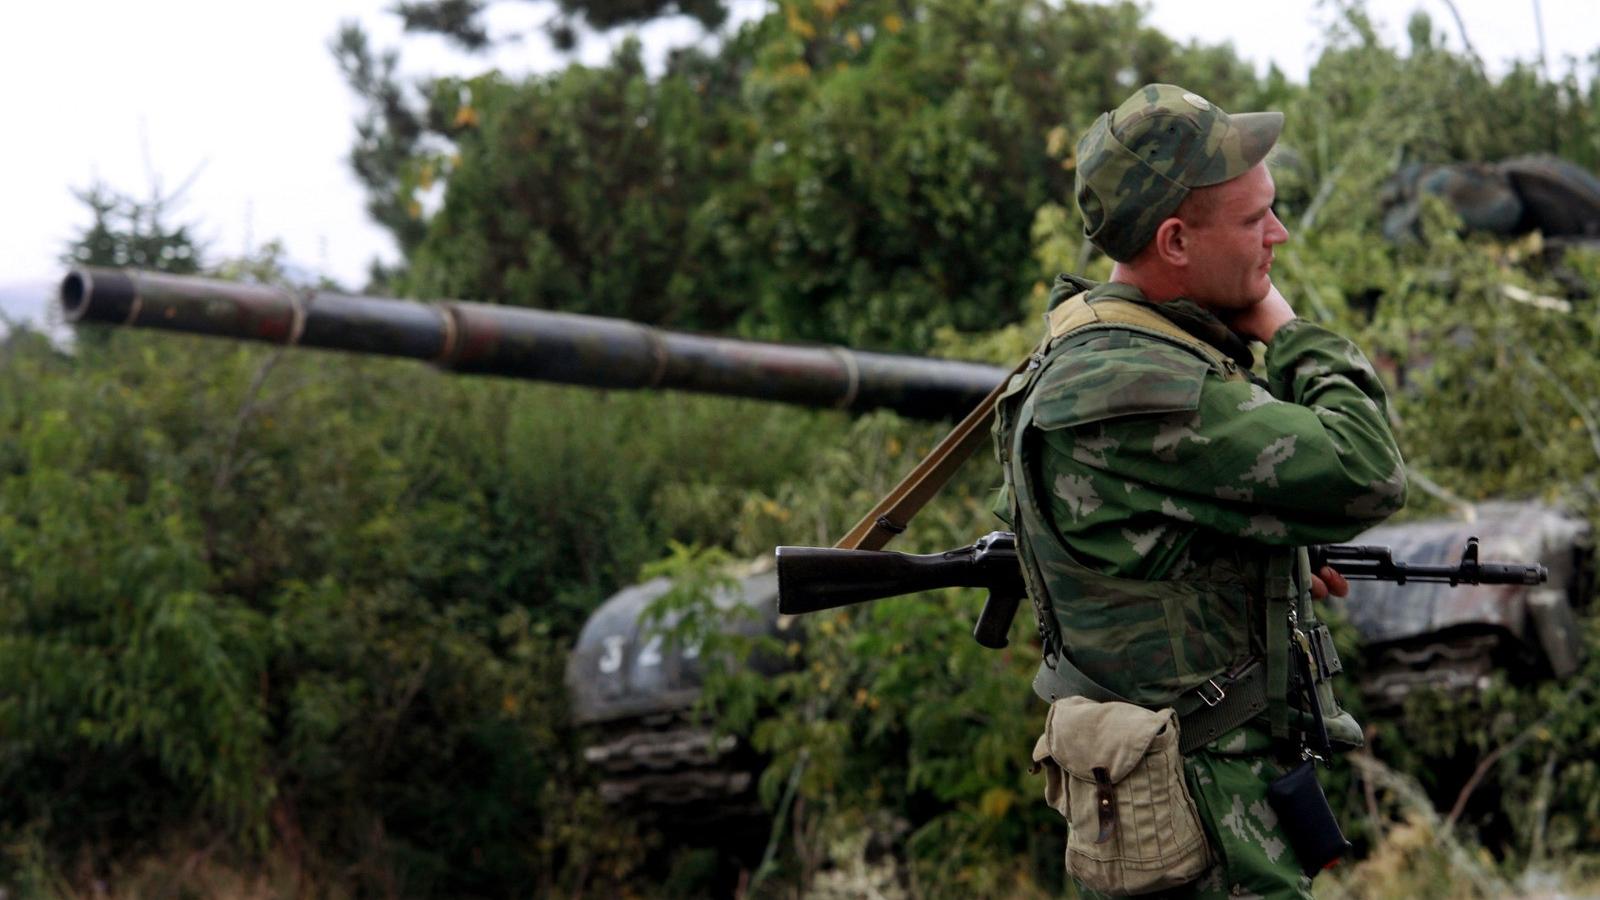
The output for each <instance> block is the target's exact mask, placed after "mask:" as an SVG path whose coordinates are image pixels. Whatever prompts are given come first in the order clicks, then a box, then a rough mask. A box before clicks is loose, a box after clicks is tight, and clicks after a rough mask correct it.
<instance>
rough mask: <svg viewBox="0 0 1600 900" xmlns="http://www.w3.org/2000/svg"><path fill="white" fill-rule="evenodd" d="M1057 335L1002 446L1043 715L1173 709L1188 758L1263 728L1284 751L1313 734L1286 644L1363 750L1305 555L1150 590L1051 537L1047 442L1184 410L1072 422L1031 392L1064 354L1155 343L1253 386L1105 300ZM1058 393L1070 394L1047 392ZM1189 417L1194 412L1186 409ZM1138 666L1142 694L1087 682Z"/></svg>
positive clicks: (1267, 551)
mask: <svg viewBox="0 0 1600 900" xmlns="http://www.w3.org/2000/svg"><path fill="white" fill-rule="evenodd" d="M1047 318H1048V322H1049V331H1048V333H1047V334H1046V335H1045V337H1044V339H1043V341H1041V343H1040V344H1039V347H1038V348H1037V349H1036V350H1035V352H1034V354H1033V356H1032V357H1031V359H1030V361H1029V364H1028V365H1027V366H1026V368H1024V370H1023V371H1021V372H1019V373H1018V374H1016V375H1014V376H1013V377H1012V378H1011V381H1010V382H1009V383H1008V384H1007V386H1006V390H1005V392H1004V394H1003V395H1002V396H1001V399H1000V401H999V404H998V406H997V410H996V416H995V423H994V434H995V449H996V454H997V455H998V456H999V459H1000V464H1001V470H1002V472H1003V473H1004V477H1005V483H1004V487H1003V491H1002V506H1003V507H1008V509H1006V511H1007V512H1009V513H1010V519H1011V525H1012V527H1013V529H1014V530H1015V532H1016V535H1017V550H1018V555H1019V557H1020V559H1021V561H1022V570H1023V578H1024V581H1025V582H1026V583H1027V586H1028V593H1029V596H1030V597H1031V598H1032V600H1033V603H1034V609H1035V613H1036V615H1037V618H1038V626H1039V635H1040V639H1041V641H1042V644H1043V649H1044V660H1043V663H1042V664H1041V666H1040V669H1039V674H1038V677H1037V678H1035V679H1034V690H1035V692H1036V693H1038V694H1039V696H1040V697H1041V698H1043V699H1044V700H1045V701H1046V702H1052V701H1054V700H1057V699H1060V698H1062V697H1068V696H1086V697H1088V698H1090V699H1092V700H1099V701H1105V700H1122V701H1124V702H1133V703H1138V704H1140V705H1144V706H1150V707H1166V706H1171V707H1174V708H1176V709H1177V711H1178V715H1179V718H1180V722H1181V726H1180V727H1181V733H1182V737H1183V741H1182V747H1183V750H1184V752H1191V751H1192V750H1195V749H1197V748H1199V747H1201V746H1204V745H1205V744H1206V743H1209V742H1210V741H1212V740H1215V739H1216V738H1218V737H1220V736H1222V735H1223V734H1225V733H1226V732H1228V731H1230V730H1232V729H1233V728H1236V727H1238V726H1239V725H1242V724H1245V723H1246V722H1249V721H1251V720H1253V719H1256V718H1258V717H1260V716H1263V715H1265V716H1266V718H1267V721H1268V724H1269V725H1270V726H1271V731H1272V734H1273V737H1274V738H1276V739H1277V740H1278V742H1279V743H1280V745H1281V746H1283V748H1284V749H1286V750H1288V749H1297V748H1291V747H1290V746H1289V745H1291V744H1293V743H1295V741H1296V738H1295V736H1296V735H1300V734H1303V733H1304V732H1305V731H1306V730H1307V727H1308V726H1307V723H1306V721H1305V718H1306V717H1305V715H1304V713H1302V712H1300V711H1299V709H1297V708H1296V704H1294V703H1293V702H1291V700H1290V697H1291V695H1292V693H1293V691H1294V690H1295V689H1297V688H1298V683H1297V682H1295V681H1294V677H1295V676H1294V675H1293V673H1291V671H1290V669H1291V665H1290V651H1289V643H1290V641H1297V642H1299V643H1300V644H1301V646H1302V647H1303V648H1304V650H1305V651H1306V655H1307V657H1308V658H1309V659H1310V660H1311V661H1312V664H1311V670H1312V672H1311V679H1312V682H1313V683H1314V684H1315V689H1316V692H1317V696H1318V698H1319V700H1320V706H1321V709H1322V713H1323V719H1324V722H1325V725H1326V727H1327V730H1328V734H1329V737H1330V738H1331V739H1332V741H1333V743H1334V744H1335V745H1336V746H1340V747H1344V748H1348V747H1357V746H1360V745H1361V743H1362V736H1361V730H1360V728H1359V726H1357V725H1356V723H1355V720H1354V719H1353V718H1352V717H1351V716H1350V715H1349V714H1347V713H1344V712H1342V711H1341V710H1340V709H1339V707H1338V705H1337V703H1336V701H1335V699H1334V696H1333V692H1332V688H1331V685H1330V684H1329V681H1328V680H1329V679H1330V678H1331V677H1332V676H1333V675H1335V674H1337V673H1338V672H1339V671H1341V668H1342V667H1341V665H1340V663H1339V659H1338V655H1337V654H1336V653H1335V652H1334V648H1333V641H1332V638H1331V636H1330V635H1329V634H1328V630H1327V627H1326V626H1324V625H1322V624H1321V623H1319V622H1317V620H1316V618H1315V613H1314V611H1313V610H1312V607H1311V602H1310V594H1309V588H1308V586H1309V584H1310V579H1311V571H1310V563H1309V558H1308V555H1307V553H1306V551H1305V549H1304V548H1283V547H1269V546H1266V545H1258V546H1259V547H1260V551H1261V552H1260V555H1259V559H1260V565H1259V566H1257V567H1253V570H1251V571H1247V572H1246V573H1245V574H1243V575H1240V576H1238V577H1237V578H1235V579H1234V580H1233V581H1232V582H1229V581H1228V580H1220V581H1219V580H1215V579H1206V580H1191V579H1182V578H1180V579H1175V580H1162V581H1145V580H1139V579H1131V578H1120V577H1115V576H1110V575H1105V574H1103V573H1100V572H1098V571H1095V570H1094V569H1091V568H1090V567H1088V566H1085V565H1083V564H1082V563H1080V562H1079V561H1078V560H1076V559H1074V558H1073V556H1072V554H1071V553H1070V551H1069V550H1068V549H1067V548H1066V547H1065V546H1064V544H1063V542H1062V541H1060V540H1059V539H1058V538H1057V537H1056V536H1055V530H1054V528H1053V526H1052V525H1051V524H1050V522H1049V518H1048V513H1047V512H1046V509H1047V507H1046V506H1044V505H1042V503H1041V498H1043V497H1045V496H1047V495H1046V494H1045V493H1043V491H1042V490H1041V486H1040V485H1038V484H1036V483H1035V482H1036V480H1037V472H1038V467H1037V464H1036V459H1035V456H1036V454H1037V452H1038V448H1039V444H1040V438H1039V435H1040V433H1041V432H1042V431H1045V430H1049V429H1052V428H1063V427H1073V426H1075V425H1078V424H1086V423H1089V422H1093V421H1100V420H1103V419H1107V418H1111V417H1114V416H1120V415H1136V414H1159V413H1164V412H1174V411H1178V410H1179V409H1180V407H1179V406H1178V405H1175V404H1174V402H1173V398H1171V397H1167V396H1140V394H1139V391H1138V387H1137V380H1134V386H1133V387H1131V388H1130V387H1128V386H1125V385H1124V386H1119V389H1118V390H1117V391H1115V392H1109V391H1104V392H1100V393H1099V394H1093V393H1091V392H1088V391H1084V392H1082V395H1081V396H1077V397H1075V401H1076V402H1074V403H1072V404H1067V406H1070V408H1071V410H1072V413H1071V415H1070V416H1063V415H1062V414H1061V413H1060V411H1059V407H1061V406H1062V404H1056V405H1055V406H1056V407H1057V409H1051V408H1049V406H1050V405H1049V404H1048V403H1047V404H1045V405H1044V406H1045V407H1046V408H1043V409H1041V408H1040V406H1041V405H1040V404H1039V403H1038V402H1037V401H1038V400H1039V399H1040V397H1039V393H1038V392H1035V390H1034V388H1035V386H1036V385H1037V384H1038V382H1039V381H1040V378H1041V376H1042V375H1043V374H1044V373H1046V372H1048V371H1049V370H1050V364H1051V363H1052V362H1054V361H1055V360H1057V359H1059V358H1060V357H1062V356H1063V355H1065V354H1069V353H1073V352H1080V353H1092V352H1095V350H1096V349H1100V348H1114V347H1127V346H1130V345H1131V344H1132V343H1133V342H1134V341H1135V340H1150V341H1157V342H1160V343H1162V344H1166V345H1169V346H1172V347H1177V348H1179V349H1180V350H1183V351H1184V352H1185V353H1188V354H1191V355H1193V356H1194V357H1195V358H1196V360H1197V363H1196V364H1197V366H1203V367H1204V368H1205V369H1206V370H1208V371H1207V372H1206V375H1205V377H1208V378H1210V377H1215V378H1220V379H1224V380H1230V381H1241V380H1246V379H1248V377H1249V376H1248V375H1247V374H1246V373H1245V372H1244V371H1242V370H1241V369H1240V367H1239V365H1238V364H1237V363H1236V362H1234V361H1233V359H1232V358H1230V357H1228V356H1227V355H1226V354H1224V353H1222V352H1221V351H1220V350H1218V349H1216V348H1215V347H1212V346H1211V345H1209V344H1207V343H1205V342H1203V341H1201V340H1199V339H1198V338H1196V337H1194V336H1193V335H1191V334H1189V333H1188V332H1187V331H1185V330H1183V329H1182V328H1180V327H1178V326H1177V325H1175V324H1174V323H1172V322H1171V321H1170V320H1168V319H1167V318H1166V317H1164V316H1162V315H1161V314H1160V313H1158V312H1156V311H1154V310H1152V309H1149V308H1148V307H1146V306H1143V305H1141V304H1138V303H1134V302H1130V301H1127V300H1122V299H1119V298H1115V297H1102V298H1099V299H1097V300H1095V301H1094V302H1093V303H1089V302H1087V301H1086V300H1085V295H1084V294H1082V293H1080V294H1078V295H1076V296H1074V297H1071V298H1069V299H1068V300H1066V301H1064V302H1062V303H1061V304H1059V305H1058V306H1056V307H1055V308H1054V309H1053V310H1052V311H1051V312H1050V314H1049V315H1048V317H1047ZM1047 387H1048V388H1049V391H1047V393H1048V392H1050V391H1056V390H1058V389H1068V390H1070V389H1071V388H1072V385H1071V384H1070V380H1069V382H1068V383H1067V384H1065V385H1059V386H1058V385H1054V384H1052V385H1047ZM1182 408H1193V407H1182ZM1080 664H1082V665H1084V666H1088V667H1089V668H1090V669H1091V670H1092V671H1098V672H1116V671H1120V670H1122V669H1123V668H1124V667H1135V666H1136V667H1137V671H1138V672H1139V677H1138V679H1137V681H1138V683H1139V685H1140V687H1141V691H1136V692H1134V694H1135V695H1134V696H1124V695H1122V694H1119V693H1118V692H1116V691H1114V690H1111V689H1110V688H1107V687H1105V686H1104V685H1102V684H1101V683H1099V681H1097V680H1096V679H1095V678H1093V677H1091V676H1090V675H1088V674H1085V672H1084V671H1082V669H1080V668H1079V665H1080Z"/></svg>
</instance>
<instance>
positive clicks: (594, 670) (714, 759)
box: [566, 562, 798, 835]
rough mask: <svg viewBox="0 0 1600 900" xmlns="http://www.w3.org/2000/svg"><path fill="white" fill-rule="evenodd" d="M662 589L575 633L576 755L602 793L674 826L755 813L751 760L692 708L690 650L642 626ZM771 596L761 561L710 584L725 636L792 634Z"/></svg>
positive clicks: (624, 598)
mask: <svg viewBox="0 0 1600 900" xmlns="http://www.w3.org/2000/svg"><path fill="white" fill-rule="evenodd" d="M671 588H672V583H671V582H670V581H668V580H667V579H665V578H656V579H653V580H651V581H647V582H644V583H643V584H637V585H634V586H632V587H629V588H626V589H624V590H622V591H620V592H618V593H617V594H615V595H613V596H612V597H611V598H609V599H607V600H606V601H605V602H604V603H602V604H601V605H600V606H599V608H597V609H596V610H595V611H594V613H592V614H591V615H590V616H589V619H588V620H587V621H586V622H585V623H584V626H583V629H582V631H580V632H579V634H578V640H577V643H576V645H575V646H574V647H573V649H572V655H571V656H569V657H568V658H567V672H566V679H567V694H568V696H569V697H570V698H571V702H572V716H573V719H574V720H575V722H576V723H577V724H578V725H580V726H586V732H587V733H588V734H589V735H591V737H590V739H589V741H588V743H587V745H586V746H585V747H584V752H583V755H584V761H585V762H587V763H589V764H590V765H591V766H594V767H595V769H596V770H597V771H598V773H599V777H600V795H601V798H602V799H604V800H605V801H606V802H608V803H612V804H615V805H618V806H621V807H626V808H628V809H630V810H631V811H633V812H634V813H635V814H640V815H655V816H664V817H669V818H670V819H671V821H672V822H673V823H674V824H675V825H678V826H682V825H709V824H713V823H722V824H726V822H727V820H729V819H738V818H745V817H751V818H760V817H761V816H762V815H764V812H763V810H762V808H761V805H760V803H759V802H758V801H757V799H756V794H755V780H756V776H757V774H758V773H759V771H760V768H759V764H760V760H759V759H758V758H757V757H756V756H755V755H754V754H753V753H752V752H751V751H750V749H749V748H748V747H747V746H745V745H744V744H743V743H742V742H741V741H739V740H738V739H736V738H735V737H733V736H732V735H727V734H718V733H717V732H716V731H715V730H714V729H713V728H712V727H711V725H710V723H708V722H706V721H705V720H704V719H703V718H702V717H700V716H699V715H698V714H697V710H696V708H695V703H696V701H697V700H698V699H699V697H700V686H701V682H702V678H703V677H704V671H705V670H704V660H702V658H701V656H700V652H699V648H697V647H693V646H680V645H676V644H674V643H673V642H672V641H671V640H669V639H667V638H665V637H663V633H664V631H665V630H666V629H668V628H670V626H671V624H672V623H670V622H664V623H662V627H651V626H650V625H648V624H646V621H647V620H646V617H645V616H644V612H645V610H646V608H647V607H648V606H649V605H650V604H651V603H652V602H653V601H655V600H657V599H659V598H661V597H662V596H663V595H665V594H666V593H667V592H668V591H669V590H671ZM777 597H778V577H777V574H776V573H775V572H773V571H772V567H771V563H770V562H761V563H754V564H752V565H751V567H750V568H749V569H747V570H746V571H745V572H743V573H739V574H737V575H736V576H735V578H734V579H733V580H732V583H731V584H730V585H728V586H725V587H722V588H719V589H717V590H716V591H715V593H714V595H713V597H712V600H713V602H714V603H715V604H716V605H717V607H718V609H720V610H725V611H726V614H725V615H724V616H723V619H724V621H725V622H726V623H727V625H725V630H726V631H728V632H733V633H739V634H744V635H749V636H759V635H772V636H776V637H780V638H783V637H787V636H788V635H789V633H790V632H791V631H793V632H795V633H796V634H797V633H798V629H792V628H791V624H792V621H793V620H792V619H791V618H790V617H787V616H778V615H776V614H775V611H776V609H777ZM791 664H792V663H790V662H789V661H788V658H787V657H786V658H783V659H769V658H765V657H761V656H759V655H758V656H757V657H755V658H753V659H751V660H749V661H747V663H746V665H748V666H749V667H751V668H753V669H755V670H756V671H758V672H760V673H762V674H766V675H771V674H776V673H777V672H780V671H782V670H783V669H785V668H787V667H788V666H789V665H791ZM761 834H763V835H764V834H765V831H764V830H762V831H761Z"/></svg>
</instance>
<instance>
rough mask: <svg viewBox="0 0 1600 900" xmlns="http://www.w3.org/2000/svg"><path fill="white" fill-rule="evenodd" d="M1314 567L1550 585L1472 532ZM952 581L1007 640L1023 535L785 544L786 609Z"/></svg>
mask: <svg viewBox="0 0 1600 900" xmlns="http://www.w3.org/2000/svg"><path fill="white" fill-rule="evenodd" d="M1310 553H1311V569H1312V571H1314V572H1315V571H1319V570H1321V568H1322V567H1323V566H1329V565H1331V566H1333V567H1334V569H1336V570H1337V571H1338V572H1339V574H1341V575H1343V576H1344V577H1345V578H1348V579H1351V580H1356V581H1392V582H1394V583H1395V584H1406V583H1407V582H1413V581H1415V582H1429V583H1435V584H1439V583H1442V584H1449V585H1450V586H1452V587H1454V586H1456V585H1459V584H1522V585H1534V584H1543V583H1544V582H1545V580H1546V579H1547V578H1549V572H1548V571H1547V570H1546V569H1545V567H1544V566H1542V565H1538V564H1533V563H1530V564H1523V563H1493V562H1481V561H1480V560H1479V559H1478V539H1477V538H1475V537H1474V538H1468V539H1467V545H1466V547H1465V548H1464V549H1463V550H1462V551H1461V560H1460V562H1458V563H1456V564H1455V565H1453V566H1429V565H1417V564H1414V563H1406V562H1399V561H1396V560H1395V559H1394V557H1393V554H1392V553H1391V551H1390V550H1389V548H1388V547H1379V546H1372V545H1362V544H1327V545H1320V546H1315V547H1311V548H1310ZM947 587H978V588H987V589H988V591H989V599H988V600H987V601H986V602H985V603H984V604H983V611H982V612H981V613H979V614H978V623H977V625H976V626H974V627H973V629H972V636H973V638H975V639H976V640H977V641H978V643H980V644H982V645H983V646H985V647H990V648H993V649H996V650H998V649H1000V648H1002V647H1004V646H1006V632H1008V631H1010V630H1011V620H1012V619H1013V618H1014V617H1015V616H1016V614H1017V605H1018V604H1019V603H1020V602H1021V600H1022V598H1023V597H1025V596H1027V588H1026V586H1025V585H1024V584H1023V582H1022V568H1021V565H1020V563H1019V562H1018V560H1017V539H1016V535H1014V534H1012V533H1011V532H1009V531H994V532H990V533H989V534H986V535H984V536H983V537H981V538H979V539H978V540H977V541H976V542H975V543H973V544H971V545H969V546H966V547H959V548H957V549H955V550H946V551H944V552H943V553H926V554H920V555H919V554H911V553H895V552H892V551H888V550H836V549H834V548H832V547H779V548H778V612H780V613H783V614H785V615H796V614H799V613H810V612H820V611H822V610H825V609H835V608H837V607H840V606H849V605H851V604H855V603H865V602H867V601H869V600H881V599H883V598H885V597H898V596H900V595H902V594H915V593H918V592H920V591H931V590H937V589H939V588H947Z"/></svg>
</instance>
